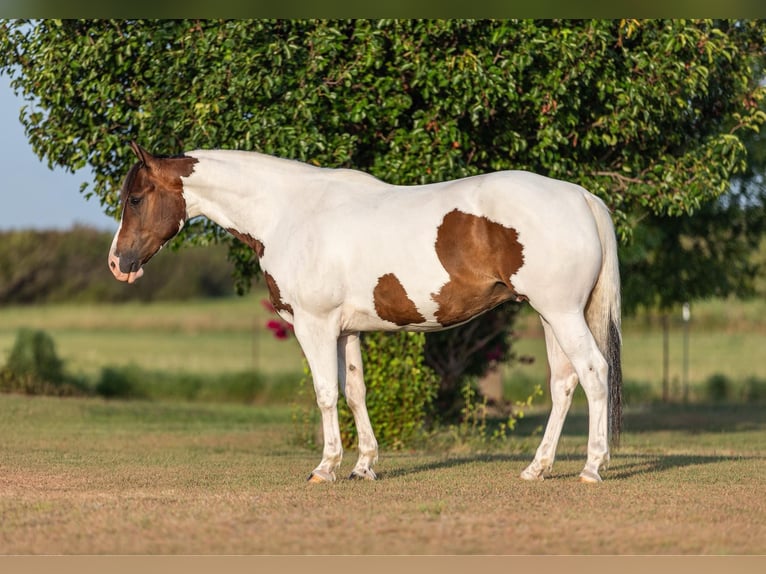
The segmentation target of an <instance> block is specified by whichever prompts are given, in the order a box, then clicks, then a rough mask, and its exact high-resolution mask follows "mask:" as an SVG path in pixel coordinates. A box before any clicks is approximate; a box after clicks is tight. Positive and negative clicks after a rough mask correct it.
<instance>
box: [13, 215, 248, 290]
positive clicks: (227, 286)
mask: <svg viewBox="0 0 766 574" xmlns="http://www.w3.org/2000/svg"><path fill="white" fill-rule="evenodd" d="M111 241H112V234H111V233H109V232H106V231H99V230H96V229H93V228H89V227H81V226H77V227H74V228H72V229H70V230H67V231H33V230H25V231H5V232H0V304H33V303H46V302H57V301H68V302H81V303H92V302H116V301H128V300H134V301H135V300H139V301H156V300H169V299H176V300H177V299H190V298H194V297H221V296H227V295H232V294H233V292H234V289H233V282H232V270H233V265H232V264H231V263H229V262H228V261H227V258H226V252H227V249H226V247H225V246H223V245H211V246H208V247H191V248H189V249H183V250H179V251H177V252H176V253H171V254H170V255H168V254H167V253H160V254H158V255H157V258H160V259H161V262H159V263H155V262H154V261H153V262H152V263H151V264H150V265H149V267H148V268H147V273H146V275H145V276H144V277H143V278H142V279H141V281H137V282H136V283H135V284H134V285H125V284H124V283H119V282H117V281H115V280H114V277H112V274H111V273H110V272H109V270H108V269H107V265H106V256H107V252H108V249H109V245H110V244H111ZM169 251H170V250H169Z"/></svg>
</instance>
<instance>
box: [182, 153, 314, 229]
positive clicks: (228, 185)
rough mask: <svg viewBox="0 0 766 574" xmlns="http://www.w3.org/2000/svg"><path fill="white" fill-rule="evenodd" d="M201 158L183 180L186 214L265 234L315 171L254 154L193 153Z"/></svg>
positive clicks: (224, 226) (296, 164) (229, 226)
mask: <svg viewBox="0 0 766 574" xmlns="http://www.w3.org/2000/svg"><path fill="white" fill-rule="evenodd" d="M186 155H187V156H191V157H194V158H196V159H197V160H198V162H197V163H196V164H195V166H194V172H193V173H192V174H191V175H190V176H189V177H188V178H186V179H185V180H184V198H185V200H186V211H187V216H188V217H189V218H190V219H191V218H192V217H196V216H198V215H203V216H205V217H207V218H208V219H210V220H212V221H214V222H216V223H217V224H218V225H220V226H221V227H223V228H225V229H231V228H233V229H236V230H237V231H239V232H241V233H248V234H250V235H252V236H254V237H259V238H264V237H265V235H267V234H268V232H269V230H270V229H272V228H273V227H274V225H275V223H276V222H277V221H278V220H279V219H280V218H281V217H282V215H283V212H284V211H285V210H287V209H289V208H290V205H293V206H294V205H296V200H295V198H294V197H293V196H294V194H295V193H297V192H298V191H299V190H300V189H301V188H302V187H303V186H302V182H303V183H305V182H307V181H308V180H309V179H310V176H309V175H308V174H309V172H310V171H311V170H312V169H313V168H311V167H310V166H306V165H304V164H301V163H299V162H294V161H289V160H280V159H277V158H273V157H270V156H267V155H263V154H259V153H254V152H240V151H221V150H216V151H210V150H205V151H193V152H189V153H187V154H186Z"/></svg>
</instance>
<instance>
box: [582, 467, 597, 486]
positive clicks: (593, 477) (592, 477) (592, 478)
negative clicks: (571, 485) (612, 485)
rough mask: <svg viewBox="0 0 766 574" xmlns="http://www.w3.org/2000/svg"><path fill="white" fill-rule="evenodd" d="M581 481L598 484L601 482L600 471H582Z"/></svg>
mask: <svg viewBox="0 0 766 574" xmlns="http://www.w3.org/2000/svg"><path fill="white" fill-rule="evenodd" d="M580 482H583V483H585V484H596V483H598V482H601V477H600V476H599V475H598V473H595V472H591V471H590V470H583V471H582V472H581V473H580Z"/></svg>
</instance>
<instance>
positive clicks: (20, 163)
mask: <svg viewBox="0 0 766 574" xmlns="http://www.w3.org/2000/svg"><path fill="white" fill-rule="evenodd" d="M23 105H24V100H23V99H22V98H21V97H17V96H16V95H15V94H14V93H13V89H12V88H11V87H10V79H9V78H8V76H3V75H0V174H2V176H0V198H2V201H0V231H8V230H12V229H61V230H64V229H70V228H71V227H72V226H74V225H76V224H81V225H88V226H91V227H95V228H97V229H103V230H109V231H114V230H116V229H117V222H115V221H114V220H113V219H111V218H110V217H108V216H107V215H105V214H104V212H103V211H102V209H101V206H100V204H99V201H98V199H97V198H95V197H93V198H91V199H87V200H86V199H85V196H84V195H82V194H81V193H80V184H81V183H82V182H84V181H90V180H91V171H90V170H89V169H82V170H79V171H78V172H76V173H74V174H72V173H69V172H67V171H65V170H64V169H63V168H56V169H54V170H51V169H48V165H47V163H46V162H43V161H41V160H40V159H39V158H38V157H37V155H35V153H34V152H33V151H32V146H30V145H29V142H28V141H27V138H26V136H25V135H24V127H23V126H22V125H21V122H20V121H19V111H20V110H21V107H22V106H23Z"/></svg>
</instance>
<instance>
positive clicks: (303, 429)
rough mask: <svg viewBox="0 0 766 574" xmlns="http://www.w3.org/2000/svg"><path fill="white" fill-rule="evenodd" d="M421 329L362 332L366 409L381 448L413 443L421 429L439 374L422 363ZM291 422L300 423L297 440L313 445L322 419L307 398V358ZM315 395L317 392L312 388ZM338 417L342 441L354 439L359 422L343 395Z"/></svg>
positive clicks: (422, 337) (431, 401)
mask: <svg viewBox="0 0 766 574" xmlns="http://www.w3.org/2000/svg"><path fill="white" fill-rule="evenodd" d="M424 345H425V335H423V333H407V332H399V333H364V334H363V336H362V362H363V365H364V380H365V384H366V386H367V408H368V412H369V415H370V421H371V423H372V427H373V430H374V431H375V437H376V438H377V440H378V444H379V445H380V446H381V447H386V448H391V449H399V448H402V447H404V446H406V445H407V444H409V443H411V442H412V440H413V439H415V437H416V436H417V435H418V433H419V432H420V431H421V430H422V429H423V427H424V425H425V423H426V420H427V417H428V415H429V414H430V409H431V406H432V404H433V400H434V398H435V397H436V391H437V388H438V386H439V377H438V376H437V375H436V373H434V372H433V370H431V369H430V368H428V367H427V366H426V365H425V364H424V362H423V346H424ZM304 375H305V376H304V378H303V379H302V380H301V382H300V390H299V393H298V403H297V405H296V409H295V410H294V413H293V422H294V423H296V424H297V426H298V435H299V442H301V443H304V444H307V445H309V446H313V445H314V444H315V443H316V442H317V440H318V439H319V438H320V437H318V436H316V435H315V432H314V431H315V428H316V423H317V421H318V417H317V413H316V407H315V406H313V405H310V404H308V401H306V400H305V398H306V395H307V394H308V389H309V388H311V374H310V370H309V368H308V364H307V363H306V361H305V360H304ZM312 394H313V393H312ZM338 417H339V421H340V432H341V437H342V439H343V444H344V446H345V447H346V448H349V447H351V446H353V445H354V444H355V443H356V437H357V434H356V426H355V425H354V418H353V416H352V414H351V411H350V409H349V408H348V406H347V405H346V402H345V400H342V399H341V400H339V401H338Z"/></svg>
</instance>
